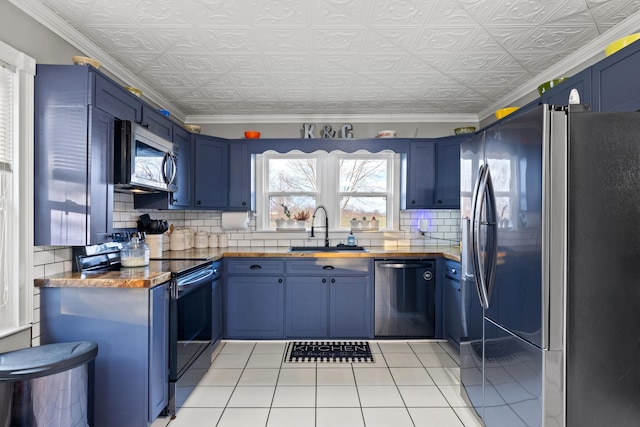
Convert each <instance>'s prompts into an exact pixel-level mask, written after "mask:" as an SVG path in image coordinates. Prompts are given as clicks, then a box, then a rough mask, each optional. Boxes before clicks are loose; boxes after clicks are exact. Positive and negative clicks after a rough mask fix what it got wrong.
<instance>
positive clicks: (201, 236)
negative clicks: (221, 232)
mask: <svg viewBox="0 0 640 427" xmlns="http://www.w3.org/2000/svg"><path fill="white" fill-rule="evenodd" d="M194 239H195V240H194V244H193V245H194V246H195V248H196V249H204V248H208V247H209V235H208V234H207V233H206V232H204V231H198V232H197V233H196V234H195V238H194Z"/></svg>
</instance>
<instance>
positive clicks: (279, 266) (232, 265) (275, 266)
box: [227, 258, 284, 275]
mask: <svg viewBox="0 0 640 427" xmlns="http://www.w3.org/2000/svg"><path fill="white" fill-rule="evenodd" d="M282 273H284V261H282V260H267V259H264V258H245V259H231V260H228V261H227V274H271V275H273V274H282Z"/></svg>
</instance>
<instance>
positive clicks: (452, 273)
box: [442, 261, 462, 348]
mask: <svg viewBox="0 0 640 427" xmlns="http://www.w3.org/2000/svg"><path fill="white" fill-rule="evenodd" d="M442 290H443V294H444V335H445V338H446V339H447V340H448V341H449V342H450V343H451V344H452V345H453V346H454V347H457V348H459V347H460V327H461V312H462V305H461V300H460V263H457V262H453V261H446V262H445V273H444V279H443V282H442Z"/></svg>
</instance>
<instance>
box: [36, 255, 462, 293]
mask: <svg viewBox="0 0 640 427" xmlns="http://www.w3.org/2000/svg"><path fill="white" fill-rule="evenodd" d="M225 257H227V258H253V257H256V258H275V257H278V258H375V259H387V258H412V257H429V258H432V257H433V258H440V257H442V258H445V259H449V260H453V261H460V247H459V246H423V247H404V248H393V249H389V248H382V247H371V248H367V252H348V251H346V252H313V251H310V252H289V248H288V247H272V248H271V247H269V248H264V247H262V248H250V247H246V248H245V247H228V248H207V249H188V250H185V251H164V252H163V253H162V259H158V260H153V259H152V260H151V261H150V262H149V265H148V266H146V267H134V268H125V267H123V268H121V269H120V270H114V271H89V272H82V273H80V272H69V273H62V274H58V275H54V276H50V277H45V278H39V279H35V280H34V285H35V286H36V287H41V288H44V287H83V288H84V287H96V288H129V289H132V288H152V287H154V286H157V285H160V284H162V283H165V282H167V281H169V280H170V279H171V271H173V270H175V269H182V268H185V267H187V264H193V265H197V264H199V263H202V262H206V261H216V260H219V259H222V258H225ZM178 264H179V265H178Z"/></svg>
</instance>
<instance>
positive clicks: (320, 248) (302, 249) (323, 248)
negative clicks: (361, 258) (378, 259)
mask: <svg viewBox="0 0 640 427" xmlns="http://www.w3.org/2000/svg"><path fill="white" fill-rule="evenodd" d="M289 252H369V251H368V250H367V248H365V247H363V246H348V245H337V246H291V247H290V248H289Z"/></svg>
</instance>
